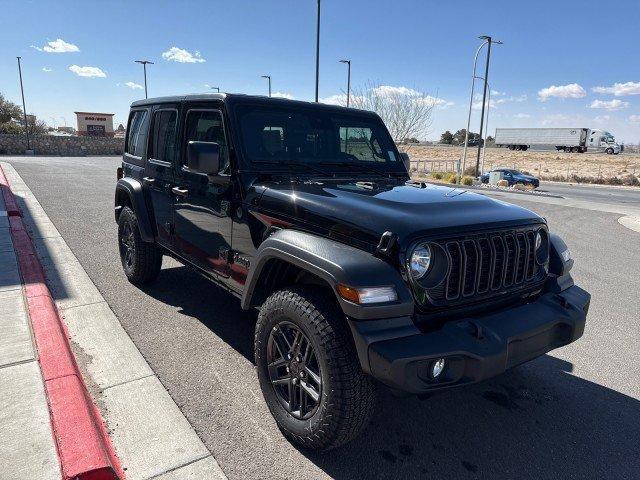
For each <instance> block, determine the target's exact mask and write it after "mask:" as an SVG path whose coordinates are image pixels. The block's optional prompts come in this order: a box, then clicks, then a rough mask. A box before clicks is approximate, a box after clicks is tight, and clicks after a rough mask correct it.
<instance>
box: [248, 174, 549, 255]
mask: <svg viewBox="0 0 640 480" xmlns="http://www.w3.org/2000/svg"><path fill="white" fill-rule="evenodd" d="M423 185H424V184H423ZM262 186H263V187H266V189H265V190H264V193H263V195H262V196H261V199H260V202H259V207H258V209H259V210H261V211H263V212H265V213H268V214H269V215H272V216H274V217H278V218H281V219H284V220H286V221H287V222H288V223H291V224H292V225H299V226H300V227H303V228H305V229H307V230H312V231H314V230H315V231H318V233H322V234H327V235H329V236H334V237H341V238H342V240H343V241H346V242H347V243H354V242H351V241H350V240H354V241H355V243H360V242H363V241H364V242H366V243H369V244H373V245H376V244H377V243H378V240H379V238H380V235H382V234H383V233H384V232H386V231H391V232H393V233H395V234H397V235H398V237H399V240H400V242H401V244H405V245H406V242H409V241H412V240H413V239H415V238H417V237H422V236H427V235H433V234H438V233H442V231H446V232H447V233H455V232H462V231H467V232H468V231H469V230H474V231H477V230H482V229H486V228H496V227H502V226H505V227H506V226H511V225H522V224H529V223H540V222H543V220H542V219H541V218H540V217H539V216H538V215H536V214H535V213H533V212H531V211H529V210H527V209H524V208H521V207H518V206H516V205H511V204H508V203H505V202H502V201H499V200H494V199H491V198H489V197H486V196H484V195H479V194H475V193H472V192H469V191H468V190H464V189H461V188H453V187H446V186H437V185H432V184H426V186H424V187H420V186H413V185H410V184H405V183H404V181H398V180H380V181H366V182H358V181H356V180H309V181H295V182H291V181H288V180H283V181H281V182H278V181H271V182H267V183H263V184H262Z"/></svg>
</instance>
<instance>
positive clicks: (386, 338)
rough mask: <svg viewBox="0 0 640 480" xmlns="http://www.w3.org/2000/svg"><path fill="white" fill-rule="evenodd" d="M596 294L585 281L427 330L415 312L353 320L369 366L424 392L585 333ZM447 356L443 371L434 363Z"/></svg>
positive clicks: (395, 383) (396, 384)
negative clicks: (419, 324)
mask: <svg viewBox="0 0 640 480" xmlns="http://www.w3.org/2000/svg"><path fill="white" fill-rule="evenodd" d="M590 298H591V296H590V295H589V294H588V293H587V292H585V291H584V290H582V289H581V288H580V287H578V286H575V285H573V286H570V287H569V288H567V289H566V290H564V291H562V292H560V293H551V292H550V293H545V294H543V295H542V296H541V297H539V298H538V299H537V300H536V301H534V302H531V303H528V304H525V305H520V306H516V307H512V308H509V309H506V310H502V311H500V312H497V313H492V314H488V315H483V316H480V317H475V318H467V319H461V320H459V321H452V322H448V323H446V324H445V325H444V326H443V327H442V328H441V329H439V330H437V331H433V332H428V333H423V332H421V331H420V330H418V328H417V327H416V326H415V324H414V323H413V321H412V319H411V318H410V317H401V318H394V319H386V320H371V321H355V320H350V322H349V324H350V327H351V330H352V333H353V337H354V341H355V344H356V349H357V351H358V356H359V359H360V363H361V365H362V368H363V369H364V370H365V371H366V372H367V373H370V374H371V375H372V376H373V377H375V378H377V379H378V380H380V381H381V382H383V383H385V384H387V385H389V386H390V387H393V388H396V389H399V390H403V391H406V392H410V393H424V392H428V391H434V390H442V389H446V388H451V387H455V386H459V385H465V384H470V383H474V382H478V381H480V380H485V379H487V378H491V377H493V376H496V375H498V374H500V373H502V372H504V371H505V370H507V369H508V368H511V367H514V366H516V365H518V364H521V363H524V362H526V361H529V360H532V359H534V358H536V357H539V356H540V355H543V354H544V353H546V352H549V351H550V350H553V349H555V348H558V347H561V346H563V345H567V344H569V343H571V342H573V341H575V340H577V339H578V338H580V337H581V336H582V333H583V332H584V325H585V321H586V315H587V312H588V310H589V301H590ZM439 358H444V359H445V360H446V363H445V368H444V371H443V373H442V374H441V375H440V376H439V377H438V378H437V379H432V378H431V376H430V373H429V372H430V369H431V366H432V364H433V362H434V361H435V360H437V359H439Z"/></svg>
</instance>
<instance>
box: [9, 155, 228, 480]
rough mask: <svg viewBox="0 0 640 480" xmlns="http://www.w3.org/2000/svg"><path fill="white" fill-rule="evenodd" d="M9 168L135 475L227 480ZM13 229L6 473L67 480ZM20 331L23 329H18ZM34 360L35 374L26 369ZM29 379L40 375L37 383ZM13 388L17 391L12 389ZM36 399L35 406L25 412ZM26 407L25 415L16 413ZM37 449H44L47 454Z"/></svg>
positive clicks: (88, 379)
mask: <svg viewBox="0 0 640 480" xmlns="http://www.w3.org/2000/svg"><path fill="white" fill-rule="evenodd" d="M1 166H2V168H3V170H4V173H5V176H6V177H7V179H8V181H9V184H10V186H11V191H12V192H13V195H14V198H15V201H16V203H17V206H18V207H19V209H20V211H21V213H22V220H23V222H24V224H25V226H26V229H27V231H28V233H29V236H30V238H31V239H32V241H33V243H34V245H35V249H36V251H37V256H38V258H39V260H40V263H41V264H42V267H43V269H44V273H45V276H46V282H47V286H48V289H49V290H50V292H51V295H52V297H53V299H54V300H55V303H56V306H57V309H58V311H59V312H60V314H61V315H62V317H63V319H64V324H65V326H66V329H67V330H68V335H69V339H70V343H71V347H72V349H73V353H74V356H75V360H76V362H77V364H78V367H79V369H80V371H81V373H82V377H83V379H84V383H85V384H86V386H87V387H88V389H89V391H90V393H91V396H92V398H93V401H94V402H95V404H96V405H97V407H98V409H99V410H100V414H101V416H102V418H103V419H104V422H105V424H106V427H107V429H108V431H109V436H110V441H111V444H112V445H113V447H114V449H115V453H116V454H117V457H118V459H119V462H120V463H121V465H122V467H123V470H124V472H125V475H126V478H127V479H129V480H145V479H152V478H153V479H158V478H161V479H178V478H179V479H191V478H193V479H216V480H218V479H224V478H226V477H225V475H224V473H223V472H222V470H221V469H220V467H219V466H218V464H217V462H216V460H215V459H214V458H213V456H212V455H211V453H210V452H209V450H207V448H206V447H205V446H204V444H203V443H202V441H201V440H200V438H199V437H198V435H197V434H196V432H195V431H194V430H193V428H192V427H191V425H190V424H189V422H188V421H187V419H186V418H185V417H184V415H183V414H182V412H181V411H180V409H179V408H178V406H177V405H176V404H175V402H174V401H173V399H172V398H171V396H170V395H169V393H168V392H167V391H166V389H165V388H164V386H163V385H162V383H161V382H160V381H159V380H158V378H157V377H156V375H155V373H154V372H153V371H152V370H151V368H150V367H149V365H148V363H147V362H146V360H145V359H144V357H143V356H142V355H141V354H140V352H139V351H138V349H137V348H136V346H135V344H134V343H133V342H132V341H131V339H130V338H129V336H128V335H127V333H126V332H125V330H124V329H123V328H122V325H121V324H120V322H119V321H118V319H117V317H116V316H115V315H114V313H113V312H112V311H111V309H110V308H109V305H108V304H107V303H106V302H105V300H104V298H103V297H102V295H101V294H100V292H99V291H98V289H97V288H96V287H95V285H94V284H93V282H92V281H91V280H90V278H89V277H88V275H87V274H86V272H85V271H84V269H83V268H82V265H81V264H80V263H79V262H78V260H77V259H76V257H75V255H74V254H73V252H72V251H71V250H70V249H69V247H68V246H67V244H66V242H65V241H64V239H63V238H62V237H61V236H60V234H59V232H58V230H57V229H56V227H55V225H54V224H53V223H52V222H51V221H50V220H49V218H48V216H47V214H46V213H45V211H44V209H43V208H42V206H41V205H40V204H39V202H38V200H37V199H36V198H35V197H34V195H33V194H32V193H31V191H30V190H29V188H28V186H27V185H26V184H25V183H24V182H23V181H22V179H21V178H20V176H19V175H18V174H17V172H16V171H15V170H14V169H13V167H12V166H11V165H9V164H7V163H1ZM3 208H4V207H3ZM3 218H4V220H2V219H3ZM3 221H4V223H2V222H3ZM6 224H7V221H6V216H1V217H0V250H2V253H0V322H1V325H0V328H1V329H2V330H0V331H2V332H5V331H6V332H10V334H9V335H0V362H3V363H4V362H5V358H4V354H5V353H4V352H10V353H11V358H10V359H8V360H7V361H8V362H9V366H8V367H6V368H3V367H2V366H0V472H2V473H1V474H0V477H2V478H4V475H5V474H7V475H8V478H25V479H26V478H29V479H31V478H33V479H35V478H38V479H48V478H60V464H59V463H57V462H58V457H57V455H56V453H57V452H56V447H55V441H54V438H53V437H52V432H51V427H50V423H49V413H48V411H47V399H46V397H45V394H44V392H43V386H42V378H41V376H40V369H39V368H38V364H37V363H36V362H34V359H35V355H36V349H35V348H34V346H33V343H32V341H31V338H32V334H31V332H30V327H29V325H30V324H29V321H28V317H27V313H26V312H27V310H25V309H24V304H25V301H24V299H23V298H22V289H21V283H20V275H19V270H18V268H19V267H18V262H17V261H16V255H15V253H14V249H13V244H12V240H11V235H10V233H9V228H7V225H6ZM2 225H4V230H2ZM5 250H6V253H5V252H4V251H5ZM5 256H6V258H5ZM5 263H6V268H5ZM5 289H6V290H7V291H6V293H5V291H4V290H5ZM3 295H7V302H10V301H13V302H14V303H13V304H10V303H7V304H6V307H5V305H4V304H3V303H1V302H3V301H4V297H3ZM12 295H13V297H11V296H12ZM20 305H22V310H20ZM5 312H6V313H5ZM20 312H22V314H20ZM5 317H6V319H5ZM12 322H13V323H15V324H16V325H17V326H13V327H12V328H13V330H11V329H9V328H8V327H6V326H5V323H6V324H12V325H13V323H12ZM14 330H15V332H16V333H11V332H13V331H14ZM9 341H11V343H12V345H13V344H15V345H13V346H10V347H9V348H7V347H5V345H4V343H5V342H9ZM14 352H15V353H14ZM29 364H31V365H32V367H33V372H29V371H26V370H25V367H26V366H28V365H29ZM9 368H16V369H17V368H22V370H14V372H15V373H14V374H13V377H7V380H5V379H4V377H3V376H2V375H3V374H4V372H5V370H6V371H7V372H8V371H9V370H8V369H9ZM30 373H35V374H37V375H35V377H34V379H31V377H33V375H30ZM29 381H30V382H31V383H33V384H34V386H31V389H32V390H34V391H37V394H35V393H34V394H31V393H30V394H28V395H25V391H26V388H27V385H25V383H29ZM38 381H39V383H38ZM10 382H13V383H10ZM31 383H29V385H31ZM13 384H15V387H13V386H11V387H10V388H5V385H7V386H10V385H13ZM38 389H39V390H38ZM5 397H6V398H5ZM28 400H29V401H30V402H31V403H33V404H34V405H31V403H29V405H26V406H24V407H21V405H22V403H24V402H26V401H28ZM18 407H19V408H20V409H21V410H20V409H19V411H16V408H18ZM36 407H38V409H37V411H36ZM29 408H31V411H30V410H29ZM42 409H43V410H42ZM43 415H44V416H43ZM25 416H29V418H28V420H29V422H26V421H25V420H24V419H23V418H22V417H25ZM40 419H43V421H42V422H41V421H40ZM31 423H37V425H31ZM37 426H38V427H39V430H37V428H36V427H37ZM5 430H7V431H6V433H5ZM32 430H33V431H34V432H35V433H33V434H32V433H31V431H32ZM36 434H37V435H36ZM12 435H13V436H12ZM21 436H22V437H21ZM45 439H46V440H48V441H49V443H46V442H45ZM25 442H26V443H25ZM34 450H35V451H37V452H41V457H42V458H39V457H38V456H37V455H35V454H34V453H33V451H34ZM51 454H52V455H53V457H51ZM5 458H7V459H11V462H9V461H5ZM5 463H6V464H5ZM36 463H37V465H35V466H38V465H39V466H40V467H41V468H44V466H47V467H49V470H50V471H49V470H48V471H45V472H44V473H40V472H39V471H35V472H33V473H32V472H31V470H29V469H33V468H35V466H34V464H36ZM63 463H64V462H63ZM23 470H24V472H25V473H24V474H23V473H22V471H23ZM47 475H50V476H47Z"/></svg>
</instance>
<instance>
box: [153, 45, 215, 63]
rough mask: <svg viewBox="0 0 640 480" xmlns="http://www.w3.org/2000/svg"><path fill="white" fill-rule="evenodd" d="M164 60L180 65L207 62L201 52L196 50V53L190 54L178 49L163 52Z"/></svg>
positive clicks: (173, 48)
mask: <svg viewBox="0 0 640 480" xmlns="http://www.w3.org/2000/svg"><path fill="white" fill-rule="evenodd" d="M162 58H164V59H165V60H169V61H172V62H178V63H204V62H206V60H205V59H204V58H202V56H201V55H200V52H199V51H197V50H196V52H195V53H191V52H188V51H187V50H183V49H182V48H178V47H171V48H170V49H169V50H167V51H166V52H162Z"/></svg>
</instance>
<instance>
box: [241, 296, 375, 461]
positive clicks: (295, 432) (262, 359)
mask: <svg viewBox="0 0 640 480" xmlns="http://www.w3.org/2000/svg"><path fill="white" fill-rule="evenodd" d="M330 295H331V293H324V292H322V291H319V290H318V287H315V288H309V287H292V288H288V289H285V290H280V291H278V292H276V293H274V294H273V295H271V296H270V297H269V298H268V299H267V300H266V301H265V303H264V304H263V305H262V307H261V308H260V314H259V315H258V321H257V325H256V334H255V345H254V346H255V359H256V368H257V371H258V379H259V381H260V388H261V389H262V393H263V395H264V398H265V400H266V403H267V406H268V407H269V410H270V411H271V414H272V415H273V417H274V418H275V420H276V423H277V424H278V427H279V428H280V430H281V431H282V432H283V433H284V435H285V436H286V437H287V438H289V439H290V440H291V441H292V442H294V443H296V444H298V445H300V446H302V447H306V448H311V449H315V450H330V449H332V448H336V447H338V446H340V445H343V444H345V443H347V442H349V441H350V440H352V439H353V438H355V437H356V436H357V435H358V434H359V433H360V432H361V431H362V430H363V429H364V427H366V425H367V424H368V423H369V419H370V417H371V414H372V412H373V409H374V406H375V386H374V384H373V380H372V379H371V377H369V376H367V375H366V374H365V373H364V372H363V371H362V369H361V368H360V363H359V361H358V358H357V355H356V351H355V348H354V346H353V344H352V343H351V342H350V336H351V333H350V331H349V329H348V327H347V325H346V324H345V320H344V318H343V316H342V315H341V314H340V312H339V307H338V306H337V304H336V302H335V300H334V299H333V298H332V297H331V296H330Z"/></svg>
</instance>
